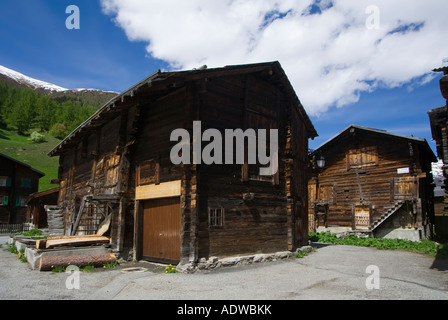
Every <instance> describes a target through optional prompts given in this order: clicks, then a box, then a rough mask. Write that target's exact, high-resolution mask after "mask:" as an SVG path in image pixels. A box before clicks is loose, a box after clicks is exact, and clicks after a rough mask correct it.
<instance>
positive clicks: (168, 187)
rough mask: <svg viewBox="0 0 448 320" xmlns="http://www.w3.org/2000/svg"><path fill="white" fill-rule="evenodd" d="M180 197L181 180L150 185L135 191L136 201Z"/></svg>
mask: <svg viewBox="0 0 448 320" xmlns="http://www.w3.org/2000/svg"><path fill="white" fill-rule="evenodd" d="M180 195H181V180H176V181H171V182H164V183H161V184H159V185H155V184H150V185H147V186H140V187H137V188H136V189H135V199H136V200H145V199H157V198H168V197H178V196H180Z"/></svg>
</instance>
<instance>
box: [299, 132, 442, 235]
mask: <svg viewBox="0 0 448 320" xmlns="http://www.w3.org/2000/svg"><path fill="white" fill-rule="evenodd" d="M321 157H323V158H324V159H325V166H324V168H323V169H318V168H317V166H314V167H315V170H314V175H313V177H312V178H311V179H310V180H309V184H308V193H309V219H310V228H311V229H312V230H316V228H317V229H318V230H319V231H324V230H329V231H334V232H338V231H349V230H362V231H365V232H367V233H371V235H373V236H375V237H395V238H408V239H413V240H416V239H419V238H420V237H427V236H429V235H430V233H431V231H432V224H433V216H434V204H433V184H432V183H433V178H432V174H431V173H430V172H431V163H432V162H436V161H437V159H436V157H435V155H434V153H433V152H432V150H431V149H430V147H429V145H428V143H427V141H426V140H424V139H419V138H416V137H408V136H403V135H398V134H393V133H390V132H387V131H384V130H378V129H371V128H366V127H360V126H355V125H351V126H349V127H347V128H346V129H344V130H343V131H342V132H340V133H339V134H338V135H336V136H335V137H334V138H332V139H330V140H329V141H327V142H326V143H324V144H323V145H321V146H320V147H319V148H317V149H316V150H314V151H313V152H312V153H311V158H312V159H314V160H317V159H319V158H321Z"/></svg>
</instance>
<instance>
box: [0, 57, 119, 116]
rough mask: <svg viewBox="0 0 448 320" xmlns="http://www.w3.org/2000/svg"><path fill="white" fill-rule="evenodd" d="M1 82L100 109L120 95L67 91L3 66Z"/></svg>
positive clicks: (92, 90)
mask: <svg viewBox="0 0 448 320" xmlns="http://www.w3.org/2000/svg"><path fill="white" fill-rule="evenodd" d="M0 80H4V81H6V82H7V83H8V84H9V85H11V86H15V87H20V88H30V89H32V90H34V91H37V92H39V93H42V94H45V95H47V96H50V97H52V98H56V99H62V100H63V101H64V100H66V99H71V100H76V101H80V102H82V103H83V104H85V105H93V106H98V107H100V106H101V105H103V104H104V103H106V102H107V101H109V100H110V99H112V98H113V97H115V96H116V95H117V94H118V93H117V92H114V91H105V90H97V89H84V88H81V89H66V88H63V87H60V86H58V85H55V84H52V83H48V82H45V81H42V80H38V79H34V78H31V77H28V76H26V75H24V74H22V73H20V72H17V71H15V70H12V69H9V68H6V67H4V66H1V65H0Z"/></svg>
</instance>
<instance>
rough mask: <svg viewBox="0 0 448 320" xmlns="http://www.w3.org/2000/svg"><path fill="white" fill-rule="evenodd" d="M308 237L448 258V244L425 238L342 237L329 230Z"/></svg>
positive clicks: (328, 241) (320, 240)
mask: <svg viewBox="0 0 448 320" xmlns="http://www.w3.org/2000/svg"><path fill="white" fill-rule="evenodd" d="M309 238H310V240H311V241H313V242H322V243H329V244H340V245H351V246H361V247H373V248H377V249H380V250H383V249H387V250H405V251H411V252H418V253H425V254H428V255H429V256H431V257H437V258H448V244H446V243H445V244H439V243H437V242H434V241H431V240H426V239H424V240H421V241H419V242H415V241H410V240H401V239H385V238H358V237H357V236H355V235H350V236H347V237H344V238H337V237H336V234H334V233H331V232H322V233H310V235H309Z"/></svg>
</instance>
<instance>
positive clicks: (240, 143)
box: [170, 121, 278, 176]
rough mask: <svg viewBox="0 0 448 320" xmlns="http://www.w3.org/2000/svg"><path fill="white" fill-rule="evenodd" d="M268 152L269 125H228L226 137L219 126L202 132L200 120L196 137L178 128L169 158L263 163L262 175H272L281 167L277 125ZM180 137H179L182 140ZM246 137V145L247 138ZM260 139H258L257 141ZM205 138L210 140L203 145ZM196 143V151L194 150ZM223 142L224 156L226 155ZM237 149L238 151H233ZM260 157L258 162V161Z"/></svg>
mask: <svg viewBox="0 0 448 320" xmlns="http://www.w3.org/2000/svg"><path fill="white" fill-rule="evenodd" d="M269 131H270V132H269V155H268V154H267V150H268V149H267V144H268V139H267V130H266V129H259V130H257V131H256V130H254V129H247V130H245V131H243V130H242V129H226V130H225V132H224V138H223V136H222V134H221V132H220V131H219V130H217V129H207V130H205V131H204V132H203V133H202V128H201V121H193V137H192V139H191V137H190V133H189V132H188V131H187V130H186V129H175V130H174V131H173V132H172V133H171V136H170V141H178V143H177V144H176V145H175V146H174V147H173V148H172V149H171V153H170V159H171V162H172V163H173V164H175V165H178V164H181V163H182V164H202V163H204V164H207V165H211V164H244V163H245V159H246V157H245V156H246V153H245V150H247V163H248V164H257V163H258V164H260V165H263V166H267V167H260V170H259V174H260V176H270V175H274V174H276V173H277V170H278V129H270V130H269ZM179 139H180V141H179ZM246 139H247V148H246V144H245V141H246ZM257 141H258V142H257ZM202 142H210V143H209V144H207V145H206V146H205V147H204V148H202ZM234 142H235V144H234ZM191 144H193V148H192V149H193V152H190V150H191ZM223 144H224V156H223ZM234 150H235V154H234ZM257 160H258V162H257Z"/></svg>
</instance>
